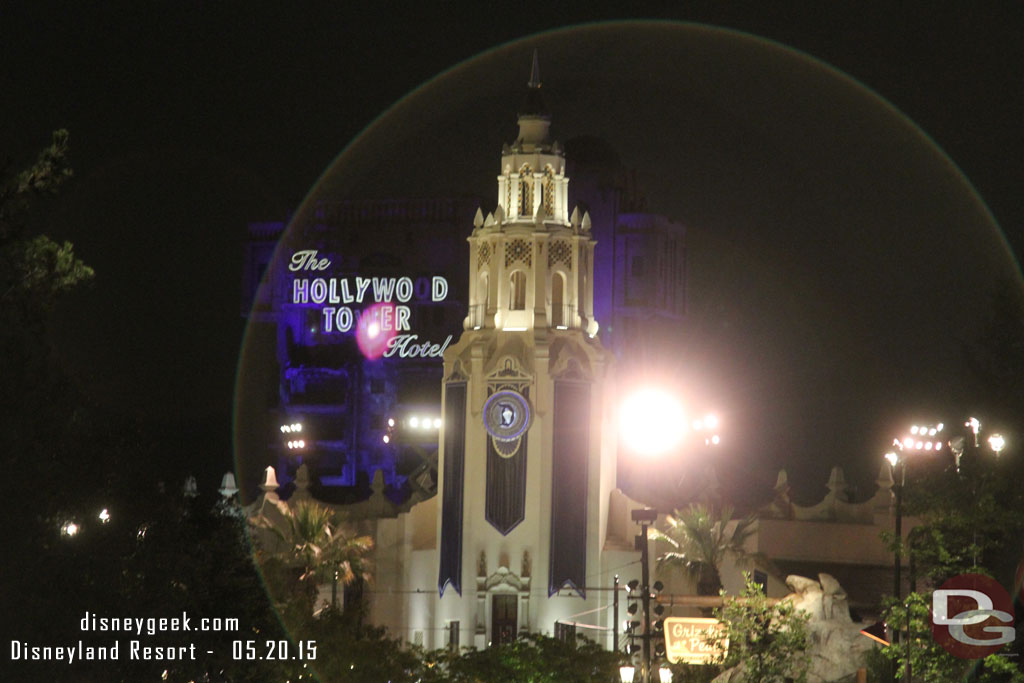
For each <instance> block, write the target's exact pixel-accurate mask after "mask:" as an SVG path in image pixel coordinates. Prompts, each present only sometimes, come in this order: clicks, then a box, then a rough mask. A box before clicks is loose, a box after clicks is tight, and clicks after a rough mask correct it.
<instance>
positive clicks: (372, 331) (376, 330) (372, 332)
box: [366, 323, 380, 339]
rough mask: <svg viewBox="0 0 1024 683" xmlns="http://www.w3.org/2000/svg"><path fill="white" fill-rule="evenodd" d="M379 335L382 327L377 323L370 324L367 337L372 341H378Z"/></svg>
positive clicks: (367, 328)
mask: <svg viewBox="0 0 1024 683" xmlns="http://www.w3.org/2000/svg"><path fill="white" fill-rule="evenodd" d="M378 334H380V325H378V324H377V323H370V324H369V325H367V326H366V336H368V337H369V338H370V339H376V338H377V335H378Z"/></svg>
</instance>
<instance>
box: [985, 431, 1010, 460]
mask: <svg viewBox="0 0 1024 683" xmlns="http://www.w3.org/2000/svg"><path fill="white" fill-rule="evenodd" d="M988 445H989V446H991V447H992V450H994V451H995V452H996V455H999V452H1000V451H1002V450H1003V449H1004V448H1006V439H1004V438H1003V435H1002V434H993V435H992V436H990V437H988Z"/></svg>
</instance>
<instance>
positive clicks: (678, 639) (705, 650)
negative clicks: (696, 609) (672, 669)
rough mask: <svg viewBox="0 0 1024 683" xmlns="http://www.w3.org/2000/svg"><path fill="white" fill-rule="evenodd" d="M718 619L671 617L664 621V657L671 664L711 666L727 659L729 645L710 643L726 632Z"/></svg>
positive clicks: (722, 642) (725, 643)
mask: <svg viewBox="0 0 1024 683" xmlns="http://www.w3.org/2000/svg"><path fill="white" fill-rule="evenodd" d="M724 628H725V627H724V625H722V624H721V623H719V621H718V619H702V618H699V617H668V618H667V619H665V656H667V657H668V661H670V662H673V663H675V662H685V663H686V664H710V663H712V662H714V661H715V660H717V659H720V658H723V657H725V653H726V650H728V648H729V641H727V640H724V641H721V646H719V645H718V644H717V643H714V642H710V643H709V642H708V639H709V637H714V636H717V635H718V633H720V632H721V631H722V629H724Z"/></svg>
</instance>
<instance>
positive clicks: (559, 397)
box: [548, 382, 590, 597]
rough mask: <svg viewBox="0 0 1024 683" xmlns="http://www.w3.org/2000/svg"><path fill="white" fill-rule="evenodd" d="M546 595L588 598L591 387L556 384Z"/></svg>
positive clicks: (563, 383)
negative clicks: (569, 590)
mask: <svg viewBox="0 0 1024 683" xmlns="http://www.w3.org/2000/svg"><path fill="white" fill-rule="evenodd" d="M554 407H555V410H554V413H555V415H554V428H555V433H554V441H553V443H552V454H551V455H552V464H551V564H550V573H549V577H548V596H549V597H550V596H551V595H554V594H555V593H557V592H558V591H560V590H561V589H562V588H564V587H566V586H569V587H570V588H572V589H573V590H575V591H576V592H577V593H579V595H580V597H586V585H587V584H586V576H587V460H588V453H589V451H590V385H589V384H587V383H583V382H555V406H554Z"/></svg>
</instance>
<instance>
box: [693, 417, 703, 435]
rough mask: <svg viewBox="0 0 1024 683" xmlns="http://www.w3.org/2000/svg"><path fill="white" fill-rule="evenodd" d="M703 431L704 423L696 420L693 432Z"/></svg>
mask: <svg viewBox="0 0 1024 683" xmlns="http://www.w3.org/2000/svg"><path fill="white" fill-rule="evenodd" d="M702 429H704V423H703V422H701V421H700V420H694V421H693V431H695V432H699V431H700V430H702Z"/></svg>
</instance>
